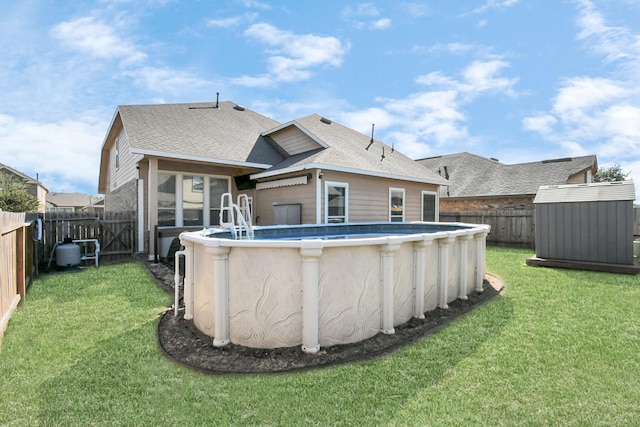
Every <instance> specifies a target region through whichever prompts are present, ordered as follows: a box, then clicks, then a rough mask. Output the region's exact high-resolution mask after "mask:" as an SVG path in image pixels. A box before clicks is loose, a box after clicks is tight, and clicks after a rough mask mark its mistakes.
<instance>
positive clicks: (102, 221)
mask: <svg viewBox="0 0 640 427" xmlns="http://www.w3.org/2000/svg"><path fill="white" fill-rule="evenodd" d="M135 218H136V217H135V213H134V212H104V213H103V212H47V213H46V214H45V215H44V221H43V224H44V225H43V230H42V236H43V240H42V252H43V257H44V259H43V261H44V262H47V263H49V262H50V259H51V258H52V257H54V256H55V253H54V251H53V249H54V248H55V246H56V244H59V243H62V242H64V241H65V239H71V240H86V239H97V240H98V243H99V244H100V254H99V259H100V262H103V261H106V262H111V261H117V260H120V259H123V258H130V257H132V256H133V254H134V253H135V231H136V230H135ZM93 249H94V248H90V249H88V250H89V251H93Z"/></svg>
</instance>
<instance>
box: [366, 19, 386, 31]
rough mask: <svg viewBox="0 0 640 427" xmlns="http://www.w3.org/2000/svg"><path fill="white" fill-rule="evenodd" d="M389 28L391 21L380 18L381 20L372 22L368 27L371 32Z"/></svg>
mask: <svg viewBox="0 0 640 427" xmlns="http://www.w3.org/2000/svg"><path fill="white" fill-rule="evenodd" d="M390 26H391V19H389V18H381V19H378V20H377V21H374V22H372V23H371V24H370V25H369V28H370V29H372V30H384V29H386V28H389V27H390Z"/></svg>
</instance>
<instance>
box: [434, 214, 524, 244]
mask: <svg viewBox="0 0 640 427" xmlns="http://www.w3.org/2000/svg"><path fill="white" fill-rule="evenodd" d="M533 212H534V210H533V209H526V210H499V211H489V212H482V211H477V212H440V221H442V222H467V223H470V224H489V225H490V226H491V232H490V233H489V235H488V236H487V242H490V243H500V244H508V245H521V246H527V247H534V246H535V221H534V215H533Z"/></svg>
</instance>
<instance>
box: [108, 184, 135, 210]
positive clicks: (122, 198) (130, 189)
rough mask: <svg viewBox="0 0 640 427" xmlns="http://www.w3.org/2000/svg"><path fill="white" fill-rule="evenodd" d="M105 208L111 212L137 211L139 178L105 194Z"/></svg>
mask: <svg viewBox="0 0 640 427" xmlns="http://www.w3.org/2000/svg"><path fill="white" fill-rule="evenodd" d="M104 204H105V210H106V211H109V212H125V211H136V210H137V207H138V190H137V180H135V179H132V180H131V181H129V182H127V183H126V184H124V185H121V186H120V187H118V188H117V189H116V190H114V191H112V192H110V193H108V194H105V195H104Z"/></svg>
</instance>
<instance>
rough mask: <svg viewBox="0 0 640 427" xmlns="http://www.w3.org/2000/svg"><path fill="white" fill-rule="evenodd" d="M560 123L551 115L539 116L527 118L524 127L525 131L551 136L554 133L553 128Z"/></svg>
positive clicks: (524, 120)
mask: <svg viewBox="0 0 640 427" xmlns="http://www.w3.org/2000/svg"><path fill="white" fill-rule="evenodd" d="M556 123H558V119H556V118H555V117H554V116H552V115H551V114H539V115H537V116H531V117H525V118H524V119H523V120H522V125H523V127H524V129H525V130H529V131H533V132H538V133H540V134H542V135H549V134H551V133H552V132H553V127H554V126H555V124H556Z"/></svg>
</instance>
